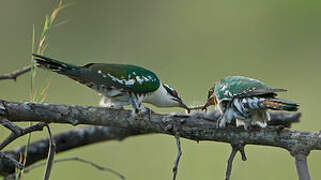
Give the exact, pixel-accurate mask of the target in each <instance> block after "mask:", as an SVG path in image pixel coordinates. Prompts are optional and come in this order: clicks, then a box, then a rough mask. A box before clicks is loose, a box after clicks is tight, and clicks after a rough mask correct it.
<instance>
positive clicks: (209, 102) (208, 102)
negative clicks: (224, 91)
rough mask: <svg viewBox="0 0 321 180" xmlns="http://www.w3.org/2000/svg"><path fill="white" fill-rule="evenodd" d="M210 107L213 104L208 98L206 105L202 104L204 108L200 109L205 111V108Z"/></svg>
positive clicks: (211, 99)
mask: <svg viewBox="0 0 321 180" xmlns="http://www.w3.org/2000/svg"><path fill="white" fill-rule="evenodd" d="M211 105H214V103H213V98H212V97H210V98H208V99H207V101H206V103H205V104H204V106H203V107H202V110H203V111H204V110H205V111H207V107H208V106H211Z"/></svg>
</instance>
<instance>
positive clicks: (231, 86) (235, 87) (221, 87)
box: [215, 76, 286, 100]
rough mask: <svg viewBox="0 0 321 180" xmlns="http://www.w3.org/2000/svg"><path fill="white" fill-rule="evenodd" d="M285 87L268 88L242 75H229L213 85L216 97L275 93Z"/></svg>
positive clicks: (229, 97) (228, 97)
mask: <svg viewBox="0 0 321 180" xmlns="http://www.w3.org/2000/svg"><path fill="white" fill-rule="evenodd" d="M282 91H286V90H285V89H273V88H269V87H268V86H267V85H266V84H265V83H263V82H261V81H259V80H256V79H252V78H248V77H243V76H229V77H226V78H223V79H221V80H220V81H219V82H218V83H217V84H216V86H215V94H216V96H217V98H218V99H220V100H221V99H232V98H235V97H249V96H259V95H276V94H275V93H276V92H282Z"/></svg>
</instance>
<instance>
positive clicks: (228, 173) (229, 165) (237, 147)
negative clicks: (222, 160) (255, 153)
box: [225, 143, 247, 180]
mask: <svg viewBox="0 0 321 180" xmlns="http://www.w3.org/2000/svg"><path fill="white" fill-rule="evenodd" d="M231 146H232V151H231V154H230V157H229V158H228V161H227V167H226V175H225V180H229V179H230V177H231V172H232V164H233V160H234V157H235V155H236V153H237V152H238V151H240V154H241V157H242V160H243V161H246V159H247V158H246V155H245V151H244V145H243V144H242V143H238V144H231Z"/></svg>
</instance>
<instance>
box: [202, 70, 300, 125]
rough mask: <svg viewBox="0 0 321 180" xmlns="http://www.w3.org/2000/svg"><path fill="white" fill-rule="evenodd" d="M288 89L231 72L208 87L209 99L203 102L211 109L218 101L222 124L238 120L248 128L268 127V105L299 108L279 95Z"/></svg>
mask: <svg viewBox="0 0 321 180" xmlns="http://www.w3.org/2000/svg"><path fill="white" fill-rule="evenodd" d="M285 91H287V90H286V89H279V88H270V87H268V86H267V85H266V84H265V83H263V82H261V81H259V80H257V79H252V78H249V77H244V76H228V77H225V78H223V79H221V80H219V81H218V82H217V83H215V84H214V85H213V86H212V87H211V88H210V89H209V91H208V96H207V100H206V103H205V104H204V105H203V106H201V107H202V109H203V110H207V107H208V106H211V105H214V106H215V107H217V109H218V110H219V112H220V114H221V116H220V118H219V120H218V121H217V127H218V128H225V127H226V125H227V123H231V122H232V121H235V124H236V126H237V127H239V126H243V127H244V129H248V128H249V127H251V126H259V127H261V128H265V127H266V126H267V121H269V120H270V115H269V113H268V111H267V110H268V109H271V110H285V111H297V110H298V107H299V104H297V103H296V102H291V101H287V100H283V99H280V98H277V93H278V92H285Z"/></svg>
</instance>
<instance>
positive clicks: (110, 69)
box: [32, 54, 189, 116]
mask: <svg viewBox="0 0 321 180" xmlns="http://www.w3.org/2000/svg"><path fill="white" fill-rule="evenodd" d="M32 55H33V56H34V61H35V63H36V64H37V66H39V67H41V68H45V69H47V70H51V71H53V72H56V73H58V74H61V75H65V76H67V77H69V78H71V79H73V80H75V81H77V82H79V83H80V84H83V85H86V86H87V87H89V88H91V89H93V90H95V91H96V92H98V93H100V94H101V95H102V96H103V97H102V99H101V101H100V106H103V107H111V108H123V107H124V106H126V105H131V107H132V114H133V115H134V116H137V115H138V114H140V113H141V112H143V111H144V110H145V107H144V106H143V105H142V103H149V104H152V105H154V106H157V107H181V108H184V109H186V110H187V111H189V108H188V106H187V105H185V104H184V103H183V101H182V99H181V98H180V96H179V95H178V93H177V91H176V90H175V89H173V88H171V87H170V86H169V85H167V84H165V83H162V82H160V80H159V79H158V77H157V76H156V74H155V73H153V72H152V71H150V70H148V69H145V68H143V67H140V66H136V65H130V64H111V63H87V64H85V65H83V66H78V65H73V64H69V63H65V62H62V61H59V60H55V59H52V58H49V57H46V56H42V55H39V54H32Z"/></svg>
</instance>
